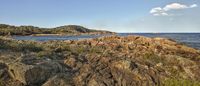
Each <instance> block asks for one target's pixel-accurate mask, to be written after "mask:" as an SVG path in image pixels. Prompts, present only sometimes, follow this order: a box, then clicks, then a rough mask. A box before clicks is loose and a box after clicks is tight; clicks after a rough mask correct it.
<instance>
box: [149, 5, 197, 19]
mask: <svg viewBox="0 0 200 86" xmlns="http://www.w3.org/2000/svg"><path fill="white" fill-rule="evenodd" d="M195 7H198V5H197V4H193V5H190V6H189V5H185V4H180V3H172V4H168V5H166V6H165V7H163V8H162V7H155V8H152V9H151V11H150V13H151V14H152V15H154V16H169V15H172V14H169V13H168V11H171V10H181V9H189V8H195Z"/></svg>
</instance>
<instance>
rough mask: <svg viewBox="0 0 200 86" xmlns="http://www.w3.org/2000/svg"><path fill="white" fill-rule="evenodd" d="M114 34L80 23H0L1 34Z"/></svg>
mask: <svg viewBox="0 0 200 86" xmlns="http://www.w3.org/2000/svg"><path fill="white" fill-rule="evenodd" d="M82 34H89V35H91V34H94V35H95V34H113V32H109V31H103V30H92V29H88V28H85V27H82V26H78V25H67V26H61V27H56V28H39V27H35V26H12V25H6V24H0V35H1V36H5V35H82Z"/></svg>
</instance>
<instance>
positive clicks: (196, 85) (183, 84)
mask: <svg viewBox="0 0 200 86" xmlns="http://www.w3.org/2000/svg"><path fill="white" fill-rule="evenodd" d="M162 86H200V82H198V81H191V80H186V79H167V80H165V81H164V82H163V83H162Z"/></svg>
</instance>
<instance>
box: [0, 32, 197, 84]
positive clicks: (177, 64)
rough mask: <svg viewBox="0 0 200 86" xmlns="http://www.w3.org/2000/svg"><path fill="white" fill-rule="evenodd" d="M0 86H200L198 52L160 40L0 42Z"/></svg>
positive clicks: (137, 37)
mask: <svg viewBox="0 0 200 86" xmlns="http://www.w3.org/2000/svg"><path fill="white" fill-rule="evenodd" d="M0 45H1V46H0V86H176V85H186V86H191V85H194V86H199V85H200V83H199V82H200V72H199V70H200V51H199V50H196V49H193V48H190V47H188V46H185V45H183V44H179V43H177V42H175V41H173V40H168V39H164V38H148V37H142V36H128V37H118V36H111V37H101V38H95V39H88V40H77V41H70V40H67V41H48V42H36V41H23V40H13V39H9V38H5V37H0Z"/></svg>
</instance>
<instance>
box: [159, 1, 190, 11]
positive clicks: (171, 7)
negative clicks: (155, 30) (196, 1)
mask: <svg viewBox="0 0 200 86" xmlns="http://www.w3.org/2000/svg"><path fill="white" fill-rule="evenodd" d="M186 8H189V7H188V6H187V5H184V4H180V3H172V4H169V5H166V6H165V7H164V8H163V9H164V10H165V11H169V10H179V9H186Z"/></svg>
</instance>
